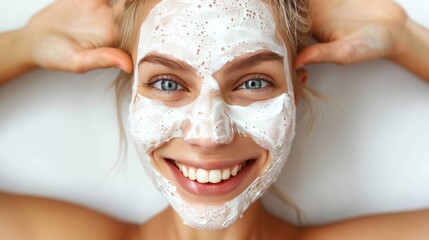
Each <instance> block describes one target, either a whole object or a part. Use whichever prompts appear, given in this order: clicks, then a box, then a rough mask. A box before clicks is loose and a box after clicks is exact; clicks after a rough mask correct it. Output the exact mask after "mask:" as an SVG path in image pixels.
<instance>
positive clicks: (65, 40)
mask: <svg viewBox="0 0 429 240" xmlns="http://www.w3.org/2000/svg"><path fill="white" fill-rule="evenodd" d="M113 16H114V14H113V9H112V8H111V7H110V6H109V5H108V0H60V1H56V2H54V3H53V4H51V5H49V6H48V7H47V8H46V9H44V10H42V11H41V12H39V13H38V14H36V15H35V16H33V17H32V18H31V19H30V21H29V23H28V24H27V26H25V27H23V28H21V29H18V30H15V31H10V32H5V33H0V49H1V52H2V57H1V58H0V84H2V83H5V82H6V81H9V80H11V79H13V78H15V77H17V76H19V75H21V74H23V73H25V72H27V71H29V70H32V69H34V68H37V67H42V68H47V69H53V70H62V71H70V72H78V73H83V72H87V71H90V70H93V69H98V68H108V67H117V68H121V69H122V70H124V71H126V72H131V71H132V68H133V67H132V60H131V58H130V56H129V54H128V53H126V52H124V51H122V50H120V49H118V48H115V46H116V43H117V42H118V39H117V37H118V36H119V34H118V29H117V26H116V24H115V19H114V17H113ZM52 19H56V20H55V21H52ZM10 46H14V47H13V48H11V47H10ZM46 49H49V51H47V50H46Z"/></svg>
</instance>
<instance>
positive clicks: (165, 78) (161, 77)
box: [142, 74, 274, 94]
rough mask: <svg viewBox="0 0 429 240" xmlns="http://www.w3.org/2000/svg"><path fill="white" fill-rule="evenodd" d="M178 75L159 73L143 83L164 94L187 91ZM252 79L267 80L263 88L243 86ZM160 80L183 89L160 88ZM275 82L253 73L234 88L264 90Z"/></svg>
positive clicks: (236, 89)
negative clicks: (157, 85)
mask: <svg viewBox="0 0 429 240" xmlns="http://www.w3.org/2000/svg"><path fill="white" fill-rule="evenodd" d="M176 78H177V77H175V76H172V75H158V76H155V77H154V78H152V79H151V80H150V81H149V82H147V83H142V85H143V86H144V87H150V88H152V89H154V90H157V91H159V92H161V93H163V94H173V93H174V92H176V91H186V90H187V89H186V88H185V87H184V86H183V84H181V83H179V82H180V81H179V80H178V79H176ZM252 80H262V81H264V82H265V84H266V85H265V86H263V87H261V88H256V89H247V88H244V87H243V88H242V86H244V85H245V84H246V83H247V82H249V81H252ZM160 81H171V82H174V83H176V84H177V85H178V86H179V87H180V88H181V89H176V90H162V89H160V88H157V87H155V84H156V83H159V82H160ZM273 85H274V84H273V82H272V79H271V78H270V77H268V76H266V75H263V74H253V75H250V76H249V75H248V76H246V77H245V80H244V81H241V83H240V84H239V85H238V86H237V87H235V88H234V90H235V91H238V90H245V91H252V92H254V91H264V90H266V88H268V87H271V86H273Z"/></svg>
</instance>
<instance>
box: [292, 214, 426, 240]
mask: <svg viewBox="0 0 429 240" xmlns="http://www.w3.org/2000/svg"><path fill="white" fill-rule="evenodd" d="M427 226H429V210H423V211H413V212H403V213H390V214H380V215H373V216H364V217H359V218H355V219H350V220H345V221H340V222H336V223H332V224H327V225H321V226H316V227H308V228H303V229H302V230H301V231H300V234H299V240H337V239H338V240H343V239H348V240H355V239H356V240H361V239H365V240H379V239H397V240H402V239H404V240H405V239H413V240H420V239H421V240H426V239H429V228H428V227H427Z"/></svg>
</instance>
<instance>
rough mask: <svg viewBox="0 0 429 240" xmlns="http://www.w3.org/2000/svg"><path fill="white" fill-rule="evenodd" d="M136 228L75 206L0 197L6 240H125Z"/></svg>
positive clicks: (1, 231) (0, 218)
mask: <svg viewBox="0 0 429 240" xmlns="http://www.w3.org/2000/svg"><path fill="white" fill-rule="evenodd" d="M132 228H133V226H132V225H129V224H125V223H122V222H120V221H118V220H115V219H113V218H111V217H108V216H106V215H103V214H101V213H97V212H95V211H92V210H90V209H86V208H83V207H80V206H77V205H74V204H70V203H65V202H61V201H56V200H49V199H45V198H38V197H29V196H21V195H12V194H5V193H0V235H1V236H4V237H5V239H10V240H14V239H29V240H32V239H34V240H38V239H63V240H67V239H91V240H97V239H100V240H101V239H103V240H110V239H112V240H114V239H125V238H126V237H127V236H128V234H129V232H130V231H131V230H132Z"/></svg>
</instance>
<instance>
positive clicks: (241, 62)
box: [138, 51, 283, 73]
mask: <svg viewBox="0 0 429 240" xmlns="http://www.w3.org/2000/svg"><path fill="white" fill-rule="evenodd" d="M267 61H283V56H281V55H279V54H277V53H275V52H271V51H266V52H261V53H257V54H254V55H252V56H250V57H244V58H241V59H238V60H234V61H233V62H230V63H229V66H226V68H225V71H226V72H227V73H230V72H234V71H239V70H242V69H246V68H249V67H252V66H255V65H258V64H261V63H263V62H267ZM143 62H148V63H153V64H160V65H163V66H165V67H167V68H170V69H171V70H177V71H188V72H191V71H194V68H193V67H191V66H190V65H189V64H187V63H186V62H183V61H180V60H172V59H169V58H166V57H162V56H159V55H148V56H146V57H144V58H142V59H141V60H140V61H139V64H138V65H139V66H140V64H142V63H143Z"/></svg>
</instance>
